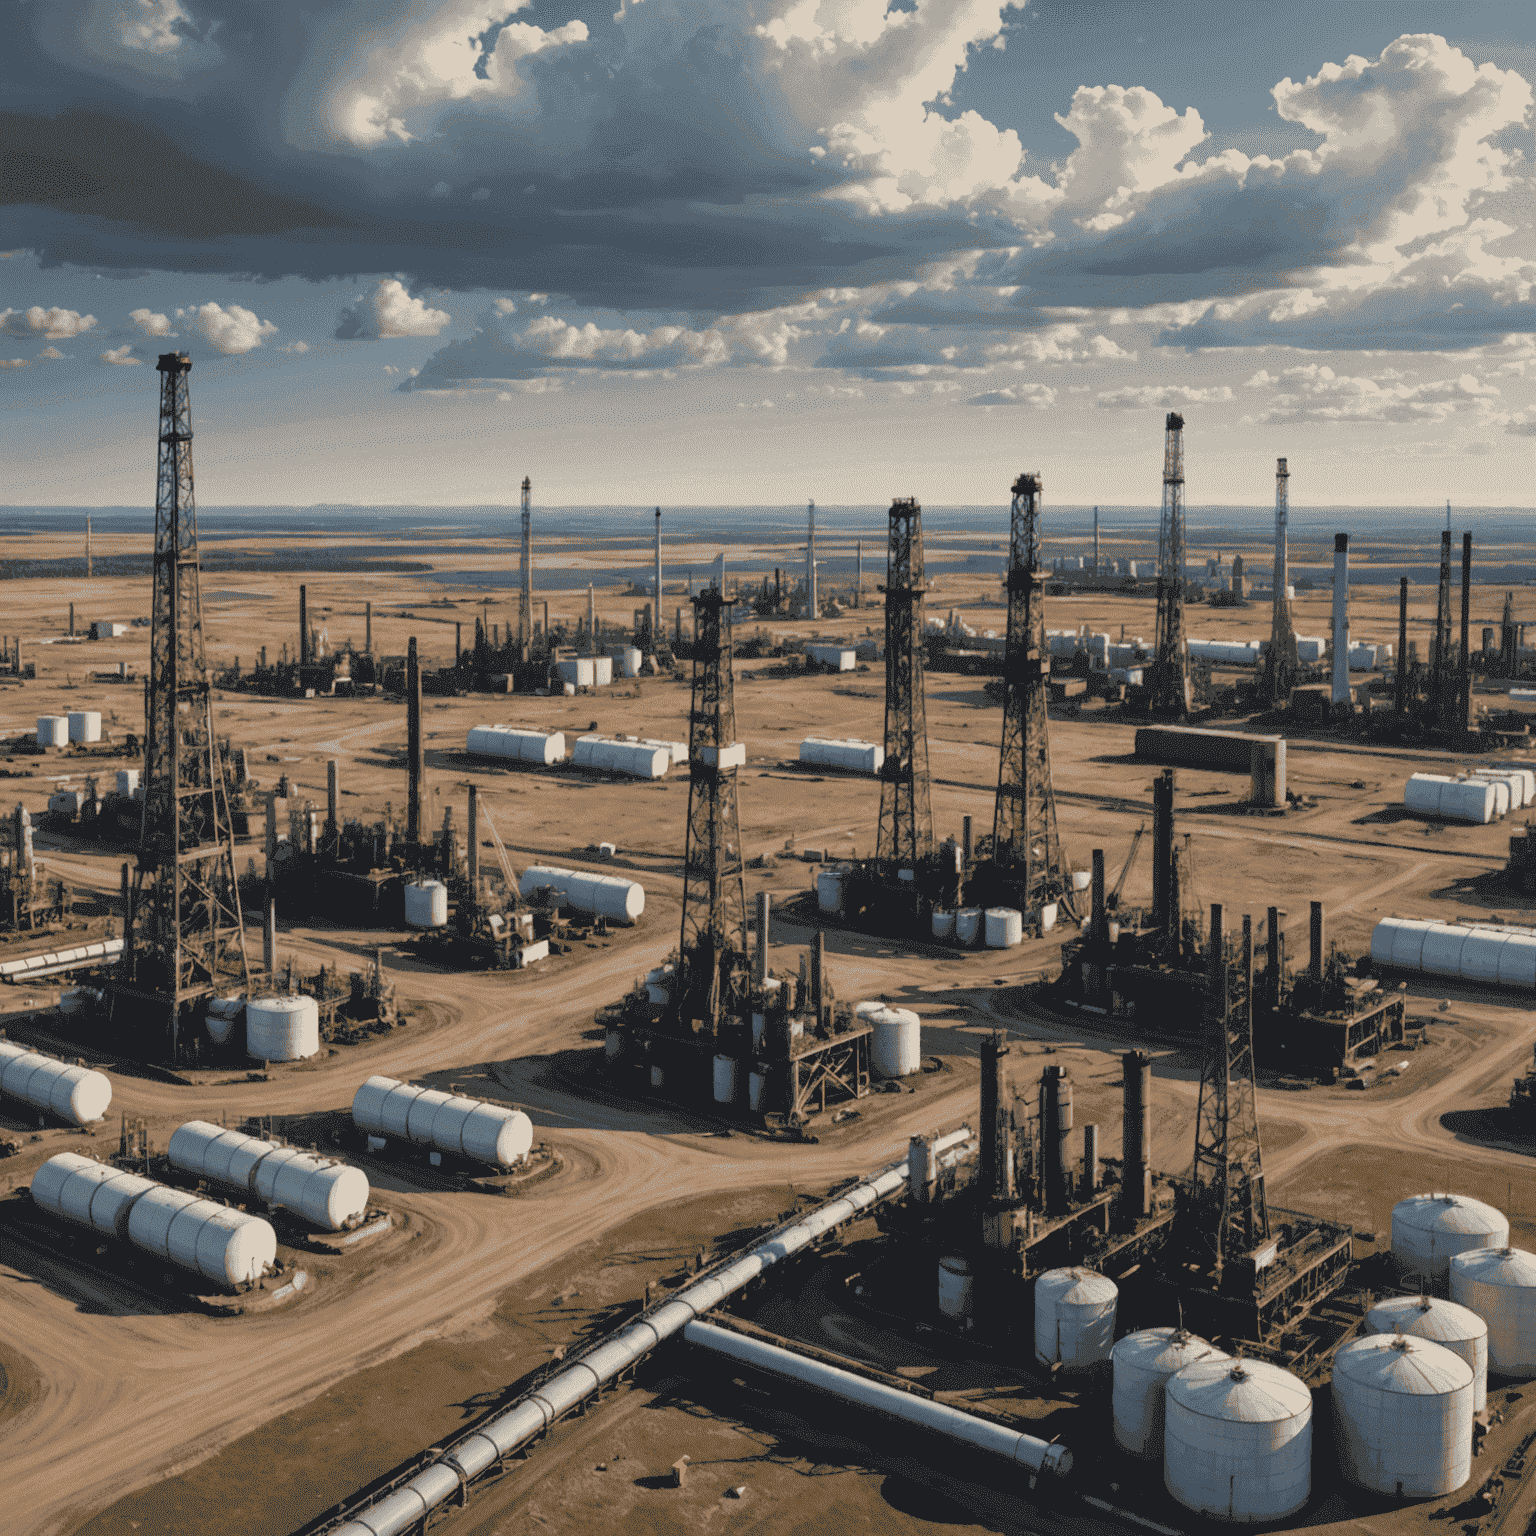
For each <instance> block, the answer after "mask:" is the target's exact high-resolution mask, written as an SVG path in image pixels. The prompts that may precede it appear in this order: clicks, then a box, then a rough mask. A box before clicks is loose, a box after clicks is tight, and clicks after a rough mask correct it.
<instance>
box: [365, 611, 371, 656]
mask: <svg viewBox="0 0 1536 1536" xmlns="http://www.w3.org/2000/svg"><path fill="white" fill-rule="evenodd" d="M363 653H364V654H365V655H367V656H372V655H373V604H372V603H364V604H363Z"/></svg>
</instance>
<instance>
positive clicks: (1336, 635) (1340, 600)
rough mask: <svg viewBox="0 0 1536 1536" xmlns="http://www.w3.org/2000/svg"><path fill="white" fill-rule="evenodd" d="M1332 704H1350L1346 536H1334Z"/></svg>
mask: <svg viewBox="0 0 1536 1536" xmlns="http://www.w3.org/2000/svg"><path fill="white" fill-rule="evenodd" d="M1333 702H1334V705H1335V706H1337V705H1340V704H1348V703H1349V535H1348V534H1347V533H1336V534H1334V536H1333Z"/></svg>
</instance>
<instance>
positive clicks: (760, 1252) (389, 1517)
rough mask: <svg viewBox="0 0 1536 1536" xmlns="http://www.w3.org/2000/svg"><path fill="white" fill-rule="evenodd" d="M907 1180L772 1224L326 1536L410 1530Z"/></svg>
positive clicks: (874, 1180) (890, 1178)
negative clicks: (709, 1315) (664, 1344)
mask: <svg viewBox="0 0 1536 1536" xmlns="http://www.w3.org/2000/svg"><path fill="white" fill-rule="evenodd" d="M970 1139H971V1132H970V1130H969V1128H967V1127H961V1129H959V1130H957V1131H951V1132H949V1133H948V1134H947V1135H945V1136H940V1137H939V1138H938V1139H937V1140H936V1141H935V1142H934V1143H933V1149H934V1151H935V1152H942V1151H949V1150H950V1149H952V1148H954V1147H957V1146H959V1145H960V1143H962V1142H965V1141H969V1140H970ZM906 1179H907V1164H906V1160H905V1159H903V1160H902V1161H901V1162H899V1163H892V1164H891V1165H890V1166H889V1167H887V1168H883V1169H881V1170H880V1172H879V1173H876V1174H873V1175H871V1176H870V1177H869V1178H867V1179H862V1180H860V1181H859V1183H857V1184H855V1185H854V1186H853V1188H852V1189H849V1190H847V1191H845V1192H844V1193H843V1194H842V1195H840V1196H839V1197H838V1198H837V1199H836V1200H829V1201H827V1203H826V1204H825V1205H819V1206H817V1208H816V1209H815V1210H814V1211H811V1212H810V1213H809V1214H807V1215H804V1216H799V1217H796V1218H795V1220H793V1221H790V1222H786V1223H785V1224H784V1225H783V1226H781V1227H778V1228H776V1229H775V1230H774V1231H773V1232H771V1233H770V1234H769V1235H768V1236H767V1237H765V1238H763V1239H762V1240H761V1241H760V1242H756V1243H754V1244H752V1246H751V1247H750V1248H748V1249H746V1250H745V1252H743V1253H742V1254H740V1255H739V1256H738V1257H736V1258H734V1259H732V1260H730V1261H729V1262H728V1263H726V1264H723V1265H721V1266H720V1267H719V1268H718V1269H714V1270H711V1271H710V1272H709V1273H708V1274H706V1275H703V1276H701V1277H700V1278H699V1279H697V1280H695V1281H694V1282H693V1283H692V1284H691V1285H685V1286H684V1287H683V1288H682V1289H681V1290H680V1291H678V1292H677V1293H676V1294H675V1295H674V1296H673V1297H672V1298H671V1299H670V1300H668V1301H664V1302H662V1303H661V1304H660V1306H658V1307H655V1308H653V1309H652V1310H651V1311H650V1312H648V1313H646V1314H645V1315H644V1316H642V1317H640V1318H637V1319H636V1320H635V1321H634V1322H633V1323H631V1324H630V1325H629V1326H628V1327H627V1328H621V1329H620V1330H619V1331H618V1332H617V1333H615V1334H611V1335H610V1336H609V1337H608V1338H606V1339H603V1340H601V1341H600V1342H599V1343H597V1344H596V1345H594V1346H593V1348H592V1349H590V1350H589V1351H588V1352H587V1353H586V1354H584V1355H583V1356H582V1357H581V1358H580V1359H579V1360H575V1361H573V1362H572V1363H570V1364H569V1365H567V1366H566V1367H565V1369H564V1370H561V1371H557V1372H556V1373H555V1374H554V1375H553V1376H551V1377H549V1378H548V1380H546V1381H545V1382H543V1383H542V1384H541V1385H540V1386H539V1388H538V1390H537V1391H534V1392H530V1393H527V1394H526V1395H525V1396H523V1397H521V1398H519V1399H518V1400H517V1402H515V1403H514V1404H512V1406H511V1407H510V1408H506V1409H504V1410H503V1411H502V1412H501V1413H498V1414H496V1415H495V1416H494V1417H492V1418H490V1419H487V1420H486V1422H485V1423H483V1424H481V1425H480V1426H479V1428H477V1429H474V1430H472V1431H470V1433H469V1434H467V1435H466V1436H465V1437H464V1438H463V1439H462V1440H461V1441H459V1442H458V1444H457V1445H455V1446H454V1448H453V1449H452V1450H451V1451H450V1452H448V1453H447V1454H446V1455H444V1456H441V1457H439V1458H438V1460H436V1461H434V1462H433V1463H431V1465H429V1466H427V1467H425V1468H424V1469H423V1470H422V1471H420V1472H418V1473H417V1474H416V1475H415V1476H414V1477H413V1478H411V1479H410V1481H409V1482H407V1483H405V1484H403V1485H402V1486H401V1487H399V1488H396V1489H395V1490H394V1491H393V1492H392V1493H388V1494H386V1495H385V1496H384V1497H383V1498H381V1499H380V1500H379V1501H378V1502H377V1503H375V1504H373V1505H371V1506H370V1507H368V1508H367V1509H364V1510H363V1511H361V1512H360V1513H359V1514H356V1515H354V1516H353V1517H352V1519H350V1520H348V1521H347V1522H346V1523H345V1524H344V1525H341V1526H339V1527H338V1528H337V1529H336V1530H335V1531H334V1532H333V1533H332V1536H402V1533H403V1532H406V1531H410V1530H412V1529H414V1528H415V1527H416V1526H418V1525H419V1524H420V1523H421V1522H422V1521H423V1519H424V1518H425V1516H427V1515H429V1514H430V1513H431V1512H432V1511H433V1510H434V1509H437V1508H439V1507H440V1506H441V1505H443V1504H446V1503H447V1502H448V1501H449V1500H450V1499H451V1498H453V1497H454V1496H455V1495H457V1494H458V1492H459V1490H460V1489H461V1488H464V1487H467V1486H468V1484H469V1483H470V1482H472V1481H473V1480H474V1479H475V1478H477V1477H479V1476H480V1474H481V1473H482V1472H485V1471H487V1470H488V1469H489V1468H491V1467H493V1466H495V1465H497V1464H498V1463H499V1462H500V1461H501V1460H502V1459H503V1458H504V1457H506V1456H510V1455H511V1454H512V1453H513V1452H514V1451H517V1450H520V1449H521V1448H522V1447H523V1446H525V1445H527V1444H528V1443H529V1441H531V1440H535V1439H537V1438H538V1437H539V1436H540V1435H542V1434H543V1433H544V1431H545V1430H546V1429H548V1428H549V1427H550V1425H552V1424H553V1423H554V1422H555V1421H556V1420H557V1419H560V1418H563V1417H564V1416H565V1415H566V1414H567V1413H569V1412H570V1411H571V1410H572V1409H573V1408H575V1407H576V1406H577V1405H578V1404H580V1403H582V1402H584V1401H585V1400H586V1399H587V1398H588V1397H590V1396H591V1395H592V1394H593V1393H594V1392H596V1391H598V1390H599V1389H600V1388H602V1387H604V1386H606V1385H607V1384H608V1383H609V1382H611V1381H613V1380H614V1379H615V1378H616V1377H617V1376H619V1375H620V1374H622V1373H623V1372H624V1371H627V1370H628V1369H629V1368H630V1367H631V1366H633V1365H634V1364H636V1362H637V1361H639V1360H641V1359H642V1358H643V1357H644V1356H646V1355H648V1354H649V1353H650V1352H651V1351H652V1350H653V1349H655V1348H656V1346H657V1345H658V1344H660V1343H662V1342H663V1341H664V1340H666V1339H670V1338H672V1337H673V1336H674V1335H675V1334H679V1333H681V1332H682V1331H683V1329H684V1328H686V1327H687V1325H688V1324H689V1323H691V1322H694V1321H696V1320H697V1319H698V1318H699V1317H700V1316H702V1315H703V1314H704V1313H705V1312H707V1311H709V1310H710V1308H712V1307H717V1306H719V1304H720V1303H721V1302H722V1301H724V1300H725V1298H726V1297H727V1296H732V1295H734V1294H735V1293H736V1292H737V1291H740V1290H742V1289H743V1288H744V1287H745V1286H747V1285H749V1284H750V1283H751V1282H752V1281H753V1280H755V1279H757V1277H758V1276H759V1275H761V1274H762V1273H763V1272H764V1271H765V1270H768V1269H771V1268H772V1267H773V1266H774V1265H775V1264H778V1263H781V1262H782V1261H783V1260H785V1259H787V1258H790V1257H791V1256H792V1255H794V1254H796V1253H799V1252H800V1251H801V1250H802V1249H803V1248H806V1247H809V1245H810V1244H812V1243H814V1242H815V1241H816V1239H817V1238H819V1237H822V1236H824V1235H825V1234H826V1233H828V1232H831V1231H833V1230H834V1229H835V1228H837V1227H840V1226H842V1225H843V1224H844V1223H845V1222H849V1221H852V1220H853V1219H854V1217H856V1216H858V1215H860V1214H862V1213H863V1212H864V1211H867V1210H868V1209H869V1208H870V1207H871V1206H873V1205H876V1204H878V1203H879V1202H880V1201H881V1200H884V1199H885V1198H886V1197H887V1196H889V1195H893V1194H895V1193H896V1192H897V1191H898V1190H899V1189H901V1188H903V1187H904V1185H905V1183H906Z"/></svg>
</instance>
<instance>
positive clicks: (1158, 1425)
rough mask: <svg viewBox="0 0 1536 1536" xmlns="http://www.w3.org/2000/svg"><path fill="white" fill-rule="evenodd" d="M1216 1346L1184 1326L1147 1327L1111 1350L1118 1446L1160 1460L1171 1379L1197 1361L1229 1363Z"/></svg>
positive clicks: (1133, 1453)
mask: <svg viewBox="0 0 1536 1536" xmlns="http://www.w3.org/2000/svg"><path fill="white" fill-rule="evenodd" d="M1226 1358H1227V1356H1226V1355H1225V1354H1224V1353H1223V1352H1222V1351H1221V1350H1219V1349H1217V1348H1216V1346H1215V1345H1214V1344H1208V1343H1206V1341H1205V1340H1204V1339H1202V1338H1198V1337H1197V1336H1196V1335H1194V1334H1192V1333H1188V1332H1186V1331H1185V1330H1184V1329H1183V1328H1143V1329H1142V1330H1141V1331H1140V1332H1139V1333H1128V1334H1126V1336H1125V1337H1124V1338H1123V1339H1121V1340H1120V1341H1119V1342H1118V1343H1117V1344H1116V1345H1115V1347H1114V1349H1113V1350H1111V1352H1110V1363H1111V1367H1112V1370H1113V1372H1114V1390H1113V1394H1112V1401H1113V1405H1114V1428H1115V1444H1116V1445H1118V1446H1119V1447H1120V1449H1121V1450H1122V1451H1128V1452H1130V1454H1131V1455H1132V1456H1145V1457H1147V1458H1148V1459H1155V1460H1158V1461H1161V1460H1162V1455H1163V1396H1164V1393H1165V1392H1166V1391H1167V1388H1168V1382H1169V1380H1170V1379H1171V1378H1172V1377H1174V1376H1177V1375H1178V1373H1179V1372H1180V1371H1182V1370H1183V1369H1184V1367H1185V1366H1186V1365H1193V1364H1194V1363H1195V1361H1196V1360H1225V1359H1226Z"/></svg>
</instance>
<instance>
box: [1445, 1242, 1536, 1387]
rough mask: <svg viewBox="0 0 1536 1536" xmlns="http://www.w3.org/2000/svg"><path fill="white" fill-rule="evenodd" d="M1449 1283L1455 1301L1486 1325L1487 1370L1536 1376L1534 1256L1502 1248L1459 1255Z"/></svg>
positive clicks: (1523, 1378) (1522, 1378)
mask: <svg viewBox="0 0 1536 1536" xmlns="http://www.w3.org/2000/svg"><path fill="white" fill-rule="evenodd" d="M1505 1242H1506V1243H1507V1242H1508V1239H1507V1238H1506V1239H1505ZM1450 1282H1451V1300H1452V1301H1454V1302H1456V1303H1457V1304H1458V1305H1460V1306H1463V1307H1469V1308H1470V1309H1471V1310H1472V1311H1474V1312H1476V1313H1477V1315H1478V1316H1479V1317H1480V1318H1482V1320H1483V1321H1484V1322H1485V1323H1487V1324H1488V1369H1489V1370H1490V1371H1492V1372H1493V1373H1494V1375H1496V1376H1513V1377H1514V1378H1515V1379H1516V1380H1517V1381H1529V1380H1530V1379H1531V1377H1533V1376H1536V1254H1530V1253H1527V1252H1526V1251H1525V1250H1524V1249H1523V1248H1510V1247H1507V1246H1505V1245H1504V1244H1501V1245H1500V1246H1499V1247H1497V1248H1477V1249H1472V1250H1469V1251H1467V1252H1465V1253H1458V1254H1457V1255H1456V1257H1455V1258H1453V1259H1452V1260H1451V1265H1450Z"/></svg>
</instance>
